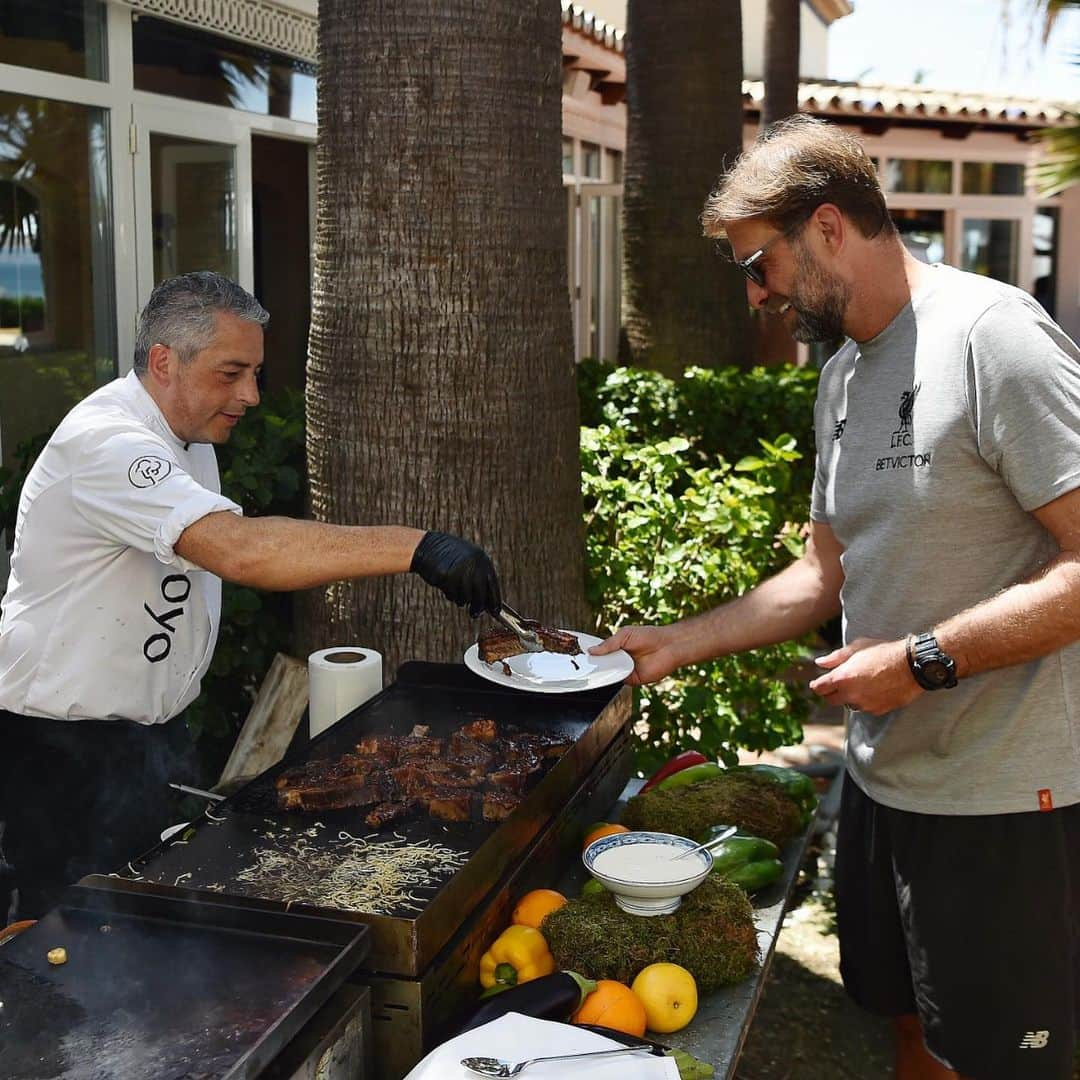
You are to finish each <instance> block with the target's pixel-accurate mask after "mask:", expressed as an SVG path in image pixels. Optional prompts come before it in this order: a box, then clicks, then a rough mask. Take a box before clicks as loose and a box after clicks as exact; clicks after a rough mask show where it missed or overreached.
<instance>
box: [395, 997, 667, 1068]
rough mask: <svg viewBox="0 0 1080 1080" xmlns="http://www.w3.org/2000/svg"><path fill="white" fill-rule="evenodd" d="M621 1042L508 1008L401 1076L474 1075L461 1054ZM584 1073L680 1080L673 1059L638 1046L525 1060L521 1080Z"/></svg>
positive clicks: (510, 1055)
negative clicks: (610, 1053) (600, 1054)
mask: <svg viewBox="0 0 1080 1080" xmlns="http://www.w3.org/2000/svg"><path fill="white" fill-rule="evenodd" d="M621 1045H622V1044H621V1043H617V1042H615V1041H614V1039H607V1038H605V1037H604V1036H603V1035H597V1034H596V1032H594V1031H586V1030H585V1029H584V1028H580V1027H574V1025H573V1024H559V1023H556V1022H554V1021H552V1020H537V1019H535V1018H534V1017H532V1016H522V1015H521V1014H520V1013H507V1014H506V1015H505V1016H500V1017H499V1019H498V1020H492V1021H491V1023H490V1024H484V1026H483V1027H478V1028H473V1030H472V1031H466V1032H465V1034H464V1035H458V1036H456V1037H455V1038H453V1039H450V1040H449V1041H448V1042H444V1043H443V1044H442V1046H438V1047H436V1048H435V1049H434V1050H432V1051H431V1053H430V1054H428V1056H427V1057H426V1058H424V1059H423V1061H421V1062H420V1063H419V1064H418V1065H417V1066H416V1067H415V1068H414V1069H413V1070H412V1072H410V1073H409V1075H408V1076H407V1077H406V1078H405V1080H476V1074H475V1073H471V1072H469V1070H468V1069H466V1068H465V1067H464V1066H463V1065H462V1064H461V1059H462V1058H466V1057H493V1058H502V1059H503V1061H509V1062H518V1061H526V1060H528V1059H529V1058H537V1057H550V1056H553V1055H555V1054H576V1053H580V1052H583V1051H588V1050H616V1049H618V1048H619V1046H621ZM585 1077H588V1080H679V1067H678V1066H677V1065H676V1064H675V1060H674V1059H673V1058H670V1057H656V1056H654V1055H652V1054H648V1053H646V1052H645V1051H642V1052H641V1053H640V1054H618V1055H616V1056H615V1057H610V1058H581V1059H579V1060H578V1061H550V1062H541V1063H540V1064H539V1065H530V1066H529V1067H528V1068H527V1069H526V1070H525V1071H524V1072H523V1073H522V1074H521V1078H522V1080H584V1078H585Z"/></svg>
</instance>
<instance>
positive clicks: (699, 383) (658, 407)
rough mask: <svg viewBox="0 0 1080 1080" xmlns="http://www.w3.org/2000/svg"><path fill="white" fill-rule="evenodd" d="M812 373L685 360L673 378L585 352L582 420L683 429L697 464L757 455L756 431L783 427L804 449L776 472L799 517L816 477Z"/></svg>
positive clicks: (649, 438)
mask: <svg viewBox="0 0 1080 1080" xmlns="http://www.w3.org/2000/svg"><path fill="white" fill-rule="evenodd" d="M817 380H818V373H817V371H815V370H813V369H807V368H796V367H779V368H760V367H758V368H753V369H751V370H750V371H743V370H741V369H739V368H715V369H710V368H688V369H687V370H686V372H685V374H684V375H683V377H682V378H681V379H679V380H672V379H668V378H666V377H665V376H663V375H660V374H659V373H657V372H655V371H645V370H642V369H638V368H626V367H621V368H620V367H612V366H611V365H609V364H603V363H599V362H597V361H594V360H586V361H585V362H584V363H583V364H582V365H581V367H580V371H579V378H578V391H579V397H580V400H581V422H582V424H583V425H584V426H585V427H597V426H598V425H600V424H607V425H608V426H609V427H612V428H618V429H619V430H622V431H625V432H626V434H627V437H628V438H629V440H630V442H631V443H634V444H639V443H644V442H658V441H661V440H663V439H670V438H673V437H675V436H682V437H685V438H687V439H689V440H690V441H691V447H690V449H689V451H688V453H689V454H690V460H692V461H694V462H695V463H696V464H698V465H702V466H708V465H712V464H714V463H715V462H716V460H717V459H719V458H722V459H725V460H727V461H739V460H741V459H742V458H745V457H753V456H756V455H757V454H758V453H759V445H758V440H759V439H760V438H762V437H764V436H768V435H770V434H773V435H775V434H776V433H777V432H781V431H783V432H787V433H789V434H790V435H792V436H793V437H794V439H795V442H796V445H797V446H798V447H799V448H800V451H801V452H802V457H801V458H800V459H799V460H798V461H795V462H793V463H792V467H791V470H790V473H789V474H788V475H786V476H784V477H777V478H776V480H777V481H779V482H782V483H784V484H785V485H786V490H785V491H783V492H781V493H780V494H781V495H783V496H784V502H785V507H786V510H785V513H786V515H787V516H788V517H789V518H790V519H791V520H792V521H802V520H804V519H805V517H806V514H807V505H808V503H809V498H810V487H811V484H812V483H813V479H814V456H813V453H812V452H811V447H812V446H813V439H814V397H815V395H816V394H817Z"/></svg>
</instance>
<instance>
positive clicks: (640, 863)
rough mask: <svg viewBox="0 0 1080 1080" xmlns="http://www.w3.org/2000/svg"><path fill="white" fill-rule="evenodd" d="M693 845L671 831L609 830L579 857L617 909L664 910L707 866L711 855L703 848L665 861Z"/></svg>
mask: <svg viewBox="0 0 1080 1080" xmlns="http://www.w3.org/2000/svg"><path fill="white" fill-rule="evenodd" d="M694 847H697V844H695V843H694V841H693V840H688V839H687V838H686V837H685V836H673V835H672V834H671V833H660V832H629V833H615V834H613V835H611V836H602V837H600V839H599V840H594V841H593V842H592V843H591V844H590V845H589V846H588V847H587V848H586V849H585V851H584V853H583V854H582V856H581V860H582V862H584V864H585V869H586V870H588V871H589V873H590V874H592V876H593V877H594V878H596V880H597V881H599V882H600V884H601V885H603V886H604V888H605V889H607V890H608V891H609V892H611V893H613V894H614V896H615V903H616V904H618V905H619V907H621V908H622V909H623V911H628V912H630V913H631V914H632V915H669V914H670V913H671V912H673V911H674V910H675V909H676V908H677V907H678V906H679V905H680V904H681V903H682V898H683V897H684V896H685V895H686V894H687V893H688V892H691V891H692V890H693V889H696V888H697V887H698V886H699V885H700V884H701V883H702V882H703V881H704V880H705V879H706V878H707V877H708V876H709V871H710V870H712V865H713V857H712V855H711V854H710V853H709V852H708V851H705V850H701V851H695V852H694V854H693V855H687V856H686V858H684V859H680V860H679V861H678V862H672V861H671V860H672V859H674V857H675V856H676V855H678V854H679V853H680V852H684V851H689V850H690V849H691V848H694Z"/></svg>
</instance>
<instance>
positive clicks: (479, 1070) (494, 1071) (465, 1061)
mask: <svg viewBox="0 0 1080 1080" xmlns="http://www.w3.org/2000/svg"><path fill="white" fill-rule="evenodd" d="M642 1050H644V1051H645V1052H646V1053H649V1054H653V1055H656V1054H657V1050H656V1049H655V1048H654V1047H652V1046H621V1047H619V1049H618V1050H587V1051H585V1052H583V1053H580V1054H557V1055H556V1056H555V1057H538V1058H530V1059H529V1060H528V1061H519V1062H517V1063H514V1062H510V1061H503V1060H502V1059H501V1058H490V1057H467V1058H462V1059H461V1064H462V1065H464V1066H465V1068H466V1069H468V1070H469V1072H472V1073H476V1075H477V1076H497V1077H506V1076H517V1074H518V1073H519V1072H521V1071H522V1069H527V1068H528V1067H529V1066H530V1065H535V1064H536V1063H537V1062H538V1061H570V1060H571V1059H572V1058H586V1057H612V1056H613V1055H615V1054H639V1053H641V1051H642Z"/></svg>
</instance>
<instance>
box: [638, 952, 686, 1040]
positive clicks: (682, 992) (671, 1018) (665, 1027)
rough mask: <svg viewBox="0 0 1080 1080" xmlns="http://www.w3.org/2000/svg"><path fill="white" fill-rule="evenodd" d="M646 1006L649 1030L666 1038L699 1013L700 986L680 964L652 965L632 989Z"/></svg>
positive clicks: (639, 976)
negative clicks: (698, 988)
mask: <svg viewBox="0 0 1080 1080" xmlns="http://www.w3.org/2000/svg"><path fill="white" fill-rule="evenodd" d="M630 989H631V990H633V991H634V993H635V994H637V996H638V998H639V999H640V1001H641V1004H642V1005H644V1006H645V1018H646V1020H647V1021H648V1023H649V1030H650V1031H655V1032H657V1034H660V1035H664V1034H667V1033H668V1032H671V1031H680V1030H682V1028H684V1027H686V1025H687V1024H689V1023H690V1021H691V1020H693V1019H694V1013H696V1012H697V1007H698V996H697V983H696V982H694V976H693V975H691V974H690V972H689V971H687V970H686V968H684V967H680V966H679V965H678V964H650V965H649V966H648V967H646V968H642V969H641V971H640V972H639V973H638V977H637V978H636V979H635V980H634V981H633V983H632V984H631V987H630Z"/></svg>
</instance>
